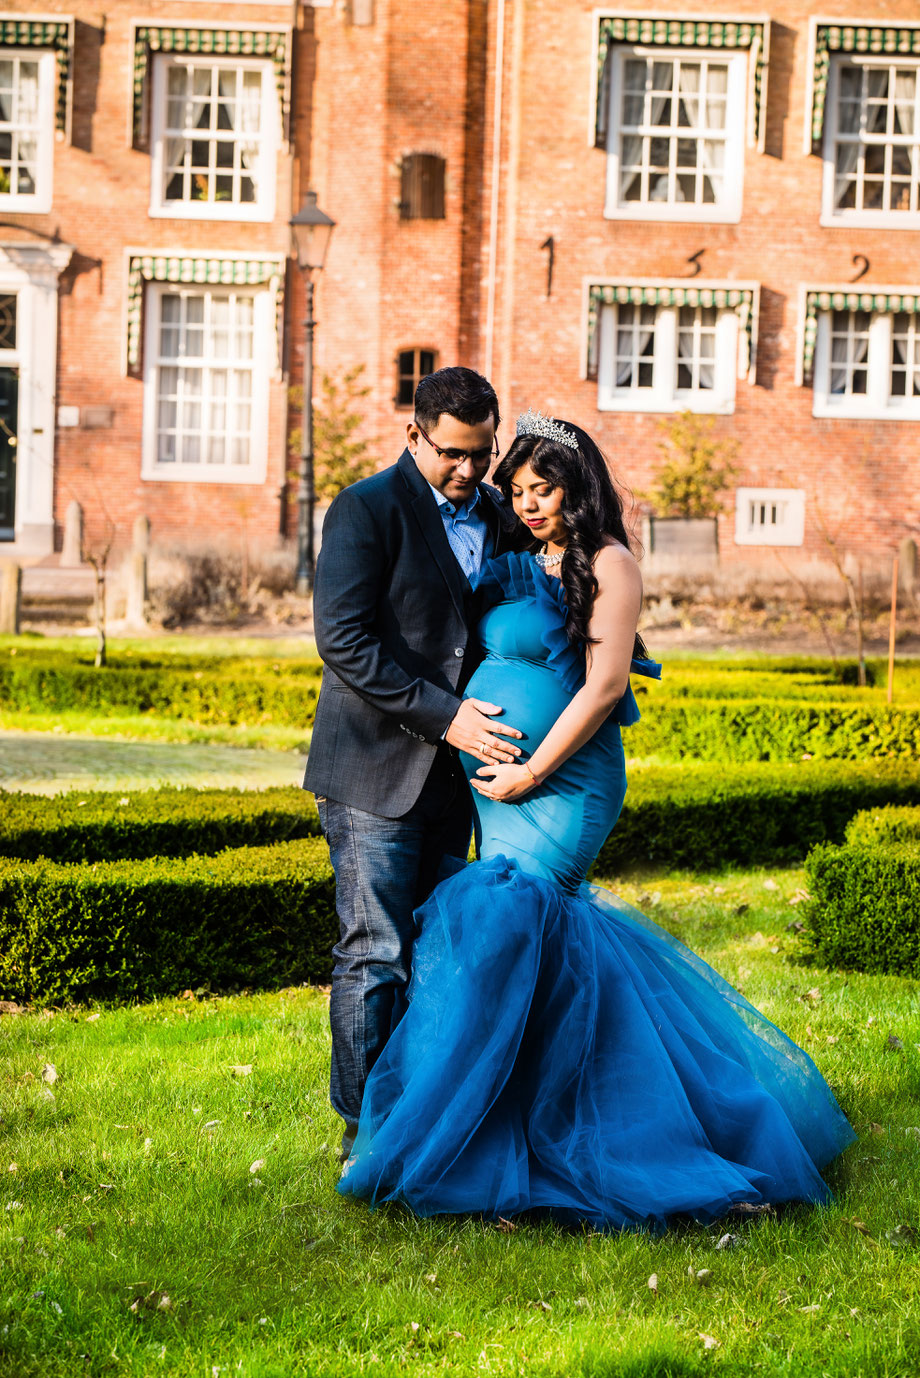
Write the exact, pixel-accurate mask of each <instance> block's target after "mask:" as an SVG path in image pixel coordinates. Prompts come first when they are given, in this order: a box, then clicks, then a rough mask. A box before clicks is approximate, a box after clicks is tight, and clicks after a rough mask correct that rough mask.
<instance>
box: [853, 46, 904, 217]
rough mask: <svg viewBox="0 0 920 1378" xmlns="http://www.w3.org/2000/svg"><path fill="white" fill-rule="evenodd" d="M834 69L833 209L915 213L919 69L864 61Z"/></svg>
mask: <svg viewBox="0 0 920 1378" xmlns="http://www.w3.org/2000/svg"><path fill="white" fill-rule="evenodd" d="M838 70H839V80H838V102H837V111H836V118H835V122H834V127H835V129H836V147H835V148H834V150H833V158H834V167H835V180H834V207H835V209H837V210H856V211H858V210H874V211H886V212H894V213H897V212H899V211H911V210H914V211H916V209H917V198H918V162H920V144H918V142H917V139H918V134H917V132H916V127H917V82H918V74H917V69H916V68H915V67H898V66H895V65H893V64H891V65H890V64H887V63H885V64H878V63H877V62H875V63H872V62H869V61H867V63H866V64H864V65H861V64H859V63H856V62H848V63H846V64H843V65H841V66H840V67H839V69H838Z"/></svg>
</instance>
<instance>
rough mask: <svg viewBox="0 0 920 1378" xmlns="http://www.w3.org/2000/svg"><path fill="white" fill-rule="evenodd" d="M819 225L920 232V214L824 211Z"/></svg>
mask: <svg viewBox="0 0 920 1378" xmlns="http://www.w3.org/2000/svg"><path fill="white" fill-rule="evenodd" d="M818 223H819V224H820V225H821V226H822V228H823V229H825V230H846V229H857V230H858V229H862V230H920V214H918V213H917V212H916V211H835V212H829V211H826V210H823V211H822V212H821V217H820V220H819V221H818ZM866 290H867V291H868V290H871V289H869V288H867V289H866Z"/></svg>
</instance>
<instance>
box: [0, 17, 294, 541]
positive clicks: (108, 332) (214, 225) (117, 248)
mask: <svg viewBox="0 0 920 1378" xmlns="http://www.w3.org/2000/svg"><path fill="white" fill-rule="evenodd" d="M6 10H7V12H8V13H14V12H16V11H17V10H20V11H21V12H23V13H27V14H32V13H35V12H36V7H35V6H34V5H33V4H25V3H23V4H14V5H10V6H7V7H6ZM38 12H40V13H42V14H46V13H47V14H52V13H62V14H68V15H70V14H74V15H76V18H77V26H76V40H75V48H76V55H75V63H74V95H73V142H72V144H70V145H68V144H65V143H64V142H61V141H58V142H56V144H55V150H54V191H53V208H52V211H51V212H50V214H48V215H13V214H9V215H7V214H5V215H4V217H3V218H4V220H5V221H7V222H8V223H13V224H17V225H19V226H21V227H22V229H23V231H24V234H23V237H24V238H31V237H32V235H33V232H39V233H44V234H48V235H51V234H55V233H57V234H58V235H59V236H60V238H61V239H63V240H64V241H66V242H67V243H69V244H72V245H74V246H75V249H76V252H75V254H74V258H73V261H72V263H71V266H70V268H69V269H68V270H67V271H65V273H64V274H63V276H62V279H61V292H60V323H59V340H58V394H57V403H58V405H64V406H68V405H69V406H77V407H80V408H81V409H83V408H85V407H91V406H99V405H105V406H110V407H112V408H114V424H113V425H112V427H111V428H109V429H103V430H84V429H82V428H81V429H74V430H70V429H67V430H59V431H58V433H57V437H56V455H55V471H56V472H55V517H56V522H57V524H58V540H60V534H61V533H60V524H61V523H62V521H63V515H64V511H65V509H66V507H67V504H68V503H69V502H70V500H71V499H72V498H74V497H76V498H77V499H78V500H79V501H80V502H81V503H82V505H83V507H84V509H85V513H86V534H87V538H88V540H89V541H90V542H96V541H98V540H99V539H101V538H102V536H103V532H104V530H105V526H106V522H105V512H106V511H107V512H108V514H109V515H110V517H111V519H112V521H114V522H115V523H116V526H117V533H116V538H117V543H118V544H119V545H123V544H125V543H128V542H130V538H131V525H132V522H133V520H134V518H135V517H137V516H139V515H142V514H143V515H146V516H148V517H149V518H150V521H151V525H152V533H153V537H154V539H161V540H171V539H177V540H185V541H192V542H195V543H199V544H200V543H201V542H202V541H209V540H212V539H214V538H215V537H218V536H219V537H221V538H222V539H224V540H230V541H235V540H236V539H237V538H238V535H239V537H240V538H241V536H242V531H243V527H244V526H246V527H248V532H249V536H250V538H251V539H252V540H253V541H255V542H260V543H261V542H264V543H270V542H272V541H273V540H275V539H276V533H277V530H278V516H279V514H278V497H277V493H278V488H279V485H280V483H281V482H282V477H283V473H284V468H285V462H284V458H283V455H284V427H285V388H284V385H283V384H282V383H281V382H280V381H274V382H273V383H272V387H271V392H272V396H271V402H270V423H269V437H268V447H269V460H268V478H267V480H266V483H265V485H264V486H243V485H235V484H213V483H208V484H198V483H188V482H175V483H167V482H162V481H156V482H144V481H142V479H141V477H140V473H141V413H142V403H143V383H142V382H141V380H140V378H135V377H125V376H124V374H123V359H124V349H125V303H126V294H127V274H126V264H125V253H124V251H125V249H126V248H127V247H139V248H143V249H150V250H174V249H188V250H193V251H197V252H202V253H215V254H220V253H230V252H242V253H246V254H249V253H252V254H254V255H258V254H259V253H263V252H264V253H272V254H278V253H281V254H284V253H286V252H287V247H288V243H289V229H288V224H287V222H288V219H289V216H290V212H289V209H288V207H289V201H290V192H289V175H290V174H289V160H288V159H287V158H285V157H284V156H283V155H282V156H280V157H279V159H278V184H277V191H276V197H277V211H276V219H275V223H274V224H240V223H236V224H234V223H226V222H220V221H195V220H179V221H173V220H163V219H153V218H151V217H150V216H149V215H148V205H149V196H150V157H149V155H148V154H147V153H146V152H140V151H137V150H135V149H132V148H131V146H130V142H129V128H130V118H131V99H132V71H133V51H132V48H131V20H133V19H136V18H139V17H142V18H144V19H145V20H147V21H148V22H156V20H157V19H166V20H185V21H186V22H187V23H188V25H189V27H195V26H198V25H206V24H207V23H208V21H209V20H210V21H212V22H214V21H217V22H219V21H221V20H224V21H226V20H227V19H228V17H230V15H228V11H227V10H226V9H224V8H222V7H221V6H219V5H215V6H214V7H213V10H209V9H207V7H205V6H202V5H200V4H196V5H190V4H184V3H182V0H169V3H164V0H148V3H146V4H145V5H144V6H142V7H141V8H140V10H139V9H138V7H137V6H135V5H130V4H127V3H122V4H115V5H112V6H110V7H109V8H108V9H107V11H106V16H105V29H104V41H101V40H102V38H103V31H102V29H101V27H100V25H101V22H102V12H101V10H100V8H99V7H98V6H85V5H84V6H82V7H81V6H80V5H79V4H77V5H73V4H63V3H59V2H58V3H54V2H53V0H52V3H49V4H47V5H43V6H41V7H39V11H38ZM232 19H233V20H238V21H239V22H240V23H241V25H246V24H247V23H248V24H249V25H250V26H252V25H258V24H261V23H266V24H275V25H278V24H289V23H290V8H289V7H288V6H285V5H278V6H257V7H254V8H252V9H251V10H247V9H246V8H245V7H244V6H239V7H237V6H235V7H234V9H233V12H232ZM14 234H15V231H13V232H9V231H5V232H4V235H5V237H6V238H11V237H13V235H14Z"/></svg>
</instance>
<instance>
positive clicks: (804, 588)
mask: <svg viewBox="0 0 920 1378" xmlns="http://www.w3.org/2000/svg"><path fill="white" fill-rule="evenodd" d="M773 554H774V555H775V556H776V558H777V560H779V562H780V564H781V565H782V567H783V569H784V570H785V571H786V573H787V574H788V576H789V578H790V579H791V580H792V582H793V583H794V584H797V585H798V587H799V589H800V590H801V593H802V601H803V604H804V607H805V611H806V612H807V613H808V614H809V616H810V617H813V618H814V619H815V621H816V622H817V624H818V627H819V628H820V631H821V635H822V636H823V637H824V641H825V644H826V645H827V650H828V654H829V655H830V658H831V660H832V661H833V663H834V673H835V674H836V675H837V676H838V678H839V675H840V665H839V663H838V661H837V651H836V649H835V647H834V643H833V641H831V637H830V632H829V631H828V630H827V625H826V623H825V621H824V618H823V617H822V616H821V613H820V612H819V611H818V609H817V608H814V607H812V606H811V601H810V594H809V592H808V585H807V584H806V583H805V581H804V579H801V578H800V577H799V576H798V575H797V574H796V572H795V570H793V569H790V567H789V565H787V563H786V561H785V560H784V559H783V557H782V555H780V553H779V551H778V550H774V551H773Z"/></svg>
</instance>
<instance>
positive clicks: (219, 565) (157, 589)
mask: <svg viewBox="0 0 920 1378" xmlns="http://www.w3.org/2000/svg"><path fill="white" fill-rule="evenodd" d="M295 564H296V556H295V553H294V551H293V550H291V549H287V548H280V549H275V550H266V551H262V552H259V553H258V554H256V555H253V556H250V557H249V558H248V559H246V558H244V555H243V554H242V552H240V551H238V550H232V549H227V548H225V547H224V548H222V547H219V546H209V547H165V548H164V547H154V549H153V550H152V551H151V555H150V574H149V578H150V612H151V616H152V618H153V619H155V620H156V621H157V622H159V624H160V625H161V626H162V627H165V628H174V627H182V626H186V625H188V624H189V623H193V622H198V623H206V624H212V625H216V624H220V623H234V622H237V623H242V622H245V621H246V620H248V619H249V618H253V617H262V616H265V615H266V614H268V613H269V612H270V611H271V610H272V609H273V607H274V605H276V604H277V603H278V601H279V600H282V599H283V598H284V595H285V594H286V593H288V592H290V591H291V590H292V589H293V587H294V568H295Z"/></svg>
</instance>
